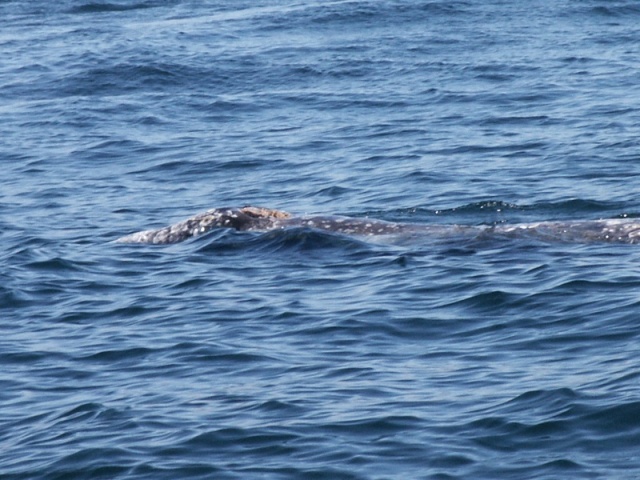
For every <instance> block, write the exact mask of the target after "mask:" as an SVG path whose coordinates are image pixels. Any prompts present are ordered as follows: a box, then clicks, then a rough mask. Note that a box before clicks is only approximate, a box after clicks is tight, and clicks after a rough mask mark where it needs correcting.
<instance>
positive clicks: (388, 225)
mask: <svg viewBox="0 0 640 480" xmlns="http://www.w3.org/2000/svg"><path fill="white" fill-rule="evenodd" d="M292 227H301V228H313V229H318V230H325V231H331V232H336V233H341V234H345V235H360V236H372V235H398V234H424V235H430V236H434V237H442V238H447V237H450V236H454V235H464V234H468V235H469V234H470V235H476V236H477V235H480V234H493V235H498V236H504V237H523V238H536V239H539V240H543V241H566V242H579V243H603V242H606V243H628V244H635V243H640V223H639V222H638V221H636V220H633V219H610V220H578V221H549V222H535V223H519V224H500V225H494V226H472V225H424V224H417V223H396V222H387V221H384V220H374V219H369V218H352V217H338V216H336V217H334V216H302V217H295V216H293V215H292V214H290V213H288V212H284V211H281V210H274V209H270V208H264V207H253V206H245V207H241V208H214V209H211V210H207V211H206V212H203V213H199V214H198V215H195V216H193V217H190V218H187V219H186V220H183V221H181V222H178V223H175V224H173V225H169V226H167V227H163V228H160V229H157V230H144V231H141V232H136V233H132V234H130V235H126V236H124V237H121V238H119V239H118V240H116V241H117V242H119V243H150V244H170V243H178V242H182V241H184V240H187V239H189V238H191V237H195V236H198V235H202V234H204V233H206V232H208V231H210V230H213V229H216V228H230V229H234V230H239V231H256V232H264V231H269V230H278V229H284V228H292Z"/></svg>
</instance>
